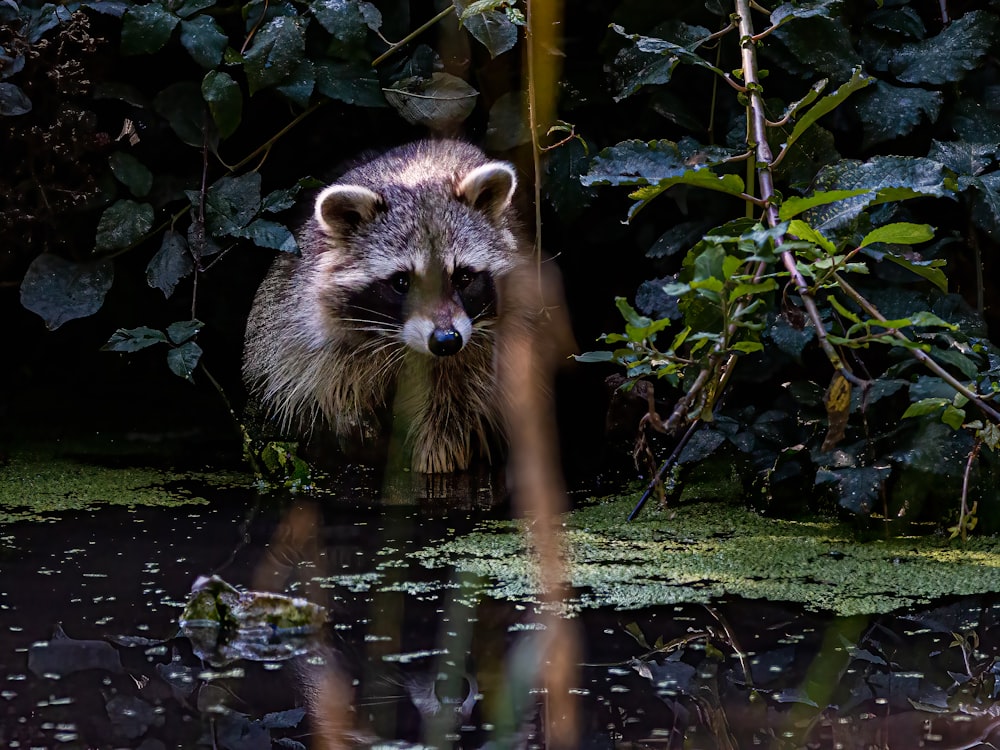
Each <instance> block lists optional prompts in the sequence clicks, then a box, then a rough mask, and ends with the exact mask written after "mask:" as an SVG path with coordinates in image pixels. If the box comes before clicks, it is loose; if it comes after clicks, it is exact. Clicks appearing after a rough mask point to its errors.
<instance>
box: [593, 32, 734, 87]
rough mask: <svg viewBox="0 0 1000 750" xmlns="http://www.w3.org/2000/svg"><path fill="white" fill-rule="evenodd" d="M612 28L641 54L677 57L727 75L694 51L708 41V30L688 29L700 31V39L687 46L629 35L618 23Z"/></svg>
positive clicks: (639, 35) (690, 63) (688, 43)
mask: <svg viewBox="0 0 1000 750" xmlns="http://www.w3.org/2000/svg"><path fill="white" fill-rule="evenodd" d="M610 28H611V30H612V31H614V32H615V33H617V34H620V35H621V36H623V37H625V38H626V39H629V40H631V41H632V42H634V43H635V46H636V49H638V50H639V51H640V52H647V53H653V54H657V55H666V56H670V57H675V58H677V59H678V60H679V61H680V62H683V63H688V64H689V65H695V66H697V67H699V68H705V69H707V70H711V71H712V72H713V73H718V74H719V75H725V73H724V72H723V71H722V70H720V69H719V68H717V67H715V66H714V65H712V64H711V63H710V62H708V60H706V59H705V58H703V57H702V56H701V55H699V54H697V53H695V51H694V50H696V49H697V48H698V47H700V46H701V45H702V44H704V43H705V42H707V41H708V36H709V31H708V29H702V28H701V27H699V26H692V27H687V28H688V29H697V30H698V31H696V32H695V33H696V34H698V36H699V38H698V39H697V40H696V41H689V42H687V43H686V44H676V43H675V42H668V41H667V40H666V39H657V38H655V37H649V36H643V35H642V34H629V33H628V32H626V31H625V29H624V28H623V27H621V26H619V25H618V24H616V23H613V24H611V26H610ZM702 32H703V33H702Z"/></svg>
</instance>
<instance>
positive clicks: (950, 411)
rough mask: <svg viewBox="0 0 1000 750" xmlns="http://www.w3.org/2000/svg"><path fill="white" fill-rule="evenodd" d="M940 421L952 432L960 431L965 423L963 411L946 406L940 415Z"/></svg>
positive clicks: (949, 405)
mask: <svg viewBox="0 0 1000 750" xmlns="http://www.w3.org/2000/svg"><path fill="white" fill-rule="evenodd" d="M941 421H942V422H944V423H945V424H946V425H948V426H949V427H951V429H953V430H960V429H962V425H963V424H964V423H965V409H959V408H958V407H956V406H953V405H952V404H948V405H947V406H946V407H944V411H943V412H942V413H941Z"/></svg>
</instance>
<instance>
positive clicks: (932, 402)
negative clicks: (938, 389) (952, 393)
mask: <svg viewBox="0 0 1000 750" xmlns="http://www.w3.org/2000/svg"><path fill="white" fill-rule="evenodd" d="M950 403H951V401H950V400H949V399H946V398H924V399H921V400H920V401H916V402H915V403H912V404H910V405H909V406H908V407H907V409H906V411H904V412H903V419H910V418H912V417H922V416H924V415H925V414H934V413H935V412H938V411H940V410H941V409H943V408H944V407H945V406H947V405H949V404H950Z"/></svg>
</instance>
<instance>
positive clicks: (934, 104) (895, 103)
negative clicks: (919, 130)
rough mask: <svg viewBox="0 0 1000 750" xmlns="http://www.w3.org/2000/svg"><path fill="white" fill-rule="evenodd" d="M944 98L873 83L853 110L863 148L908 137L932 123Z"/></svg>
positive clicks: (883, 83)
mask: <svg viewBox="0 0 1000 750" xmlns="http://www.w3.org/2000/svg"><path fill="white" fill-rule="evenodd" d="M943 101H944V96H943V94H942V93H941V92H940V91H929V90H927V89H922V88H917V87H914V86H908V87H905V88H902V87H899V86H893V85H891V84H888V83H886V82H885V81H877V82H876V83H875V86H873V87H872V88H871V89H869V90H868V91H866V92H864V94H862V95H861V96H860V97H858V101H857V105H856V107H855V109H856V110H857V113H858V115H859V116H860V117H861V122H862V126H863V128H864V133H865V137H864V140H863V141H862V144H861V145H862V147H863V148H866V149H867V148H871V147H872V146H874V145H875V144H877V143H883V142H884V141H889V140H892V139H893V138H899V137H900V136H904V135H908V134H909V133H911V132H913V130H914V129H915V128H916V127H917V125H919V124H920V123H921V121H924V120H926V121H927V122H930V123H934V122H936V121H937V119H938V114H939V113H940V112H941V104H942V102H943Z"/></svg>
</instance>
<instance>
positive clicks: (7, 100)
mask: <svg viewBox="0 0 1000 750" xmlns="http://www.w3.org/2000/svg"><path fill="white" fill-rule="evenodd" d="M30 111H31V99H29V98H28V95H27V94H25V93H24V90H23V89H22V88H21V87H20V86H17V85H15V84H13V83H0V116H3V117H15V116H17V115H23V114H27V113H28V112H30Z"/></svg>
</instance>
